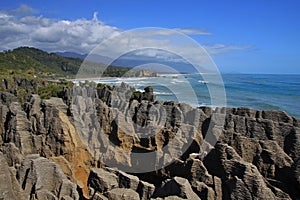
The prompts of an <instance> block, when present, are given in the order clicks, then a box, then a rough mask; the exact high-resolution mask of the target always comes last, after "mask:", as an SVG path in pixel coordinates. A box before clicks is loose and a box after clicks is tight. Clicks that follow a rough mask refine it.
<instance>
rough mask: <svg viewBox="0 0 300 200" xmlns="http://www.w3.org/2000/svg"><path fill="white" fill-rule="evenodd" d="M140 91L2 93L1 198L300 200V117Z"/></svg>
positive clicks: (102, 89)
mask: <svg viewBox="0 0 300 200" xmlns="http://www.w3.org/2000/svg"><path fill="white" fill-rule="evenodd" d="M3 84H4V83H3ZM18 85H19V86H18V87H28V88H29V89H30V88H33V87H37V86H36V85H34V83H29V82H26V81H24V80H22V81H19V82H18ZM3 87H6V86H5V85H4V86H3ZM32 91H34V89H32ZM134 92H135V89H134V88H132V87H129V86H128V85H126V84H122V85H121V86H119V87H114V88H113V87H108V86H104V85H102V86H101V87H97V88H94V87H91V86H83V87H75V88H74V90H73V91H72V89H70V88H64V89H63V91H61V93H60V94H61V96H60V98H50V99H47V100H43V99H41V98H40V97H39V96H38V95H32V96H31V97H30V98H28V99H25V100H24V101H23V102H18V98H17V97H18V94H14V93H13V91H12V92H11V93H4V92H2V93H1V95H0V97H1V98H0V99H1V100H0V134H1V137H0V161H1V162H0V169H1V170H0V199H1V198H2V199H34V198H35V199H84V198H86V199H218V200H220V199H297V198H299V196H300V192H299V191H300V161H299V160H300V159H299V155H300V154H299V153H300V121H299V120H298V119H295V118H293V117H291V116H289V115H287V114H286V113H285V112H282V111H258V110H252V109H247V108H226V109H225V108H217V109H216V110H213V109H212V108H208V107H201V108H192V107H191V106H189V105H187V104H181V103H176V102H159V101H156V100H155V96H154V95H153V89H152V88H151V87H148V88H146V89H145V92H144V93H142V94H141V96H139V94H138V93H136V94H134ZM134 95H135V96H134ZM71 102H72V103H71ZM218 116H224V119H225V121H224V122H223V123H222V120H219V119H220V118H218ZM219 136H220V137H219ZM217 140H218V142H217V143H216V144H215V142H216V141H217ZM151 152H152V154H151V155H152V157H150V159H148V160H147V162H139V161H140V158H142V157H143V156H145V155H146V153H151ZM140 156H141V157H140ZM174 158H176V159H174ZM170 161H171V162H170ZM157 166H162V167H163V168H162V169H160V168H157ZM114 167H120V168H114ZM143 169H152V170H145V171H143ZM141 172H142V173H141Z"/></svg>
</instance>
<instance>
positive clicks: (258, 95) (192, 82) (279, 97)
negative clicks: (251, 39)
mask: <svg viewBox="0 0 300 200" xmlns="http://www.w3.org/2000/svg"><path fill="white" fill-rule="evenodd" d="M222 79H223V83H224V88H225V93H226V105H227V107H250V108H253V109H259V110H283V111H286V112H287V113H289V114H290V115H292V116H294V117H296V118H300V75H267V74H223V75H222ZM97 82H102V83H106V84H110V85H115V84H120V83H121V82H126V83H127V84H129V85H132V86H134V87H136V88H137V89H139V90H141V91H142V90H143V88H144V87H145V86H149V85H151V86H153V88H154V92H155V94H156V95H157V99H158V100H163V101H172V100H175V101H183V102H186V103H189V104H191V105H192V106H203V105H205V106H218V105H212V103H211V97H210V92H209V90H208V85H209V84H211V85H214V82H213V81H211V82H210V81H209V80H208V81H207V80H205V81H204V79H203V77H202V76H201V75H200V74H183V75H175V74H165V75H160V76H159V77H154V78H108V79H101V80H98V81H97ZM174 88H175V89H174ZM191 88H192V90H193V91H194V93H195V94H196V96H197V98H196V101H197V102H195V98H191V97H190V96H189V95H185V93H184V92H185V91H187V90H191Z"/></svg>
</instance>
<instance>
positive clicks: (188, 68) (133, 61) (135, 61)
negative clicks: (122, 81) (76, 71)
mask: <svg viewBox="0 0 300 200" xmlns="http://www.w3.org/2000/svg"><path fill="white" fill-rule="evenodd" d="M57 54H58V55H61V56H64V57H70V58H82V59H86V60H88V61H90V62H95V63H103V64H105V65H108V64H109V65H111V66H119V67H127V68H135V67H139V66H145V65H146V64H150V65H148V67H149V68H145V67H143V68H142V69H148V70H154V71H157V72H174V71H177V72H180V73H195V72H197V71H196V69H195V68H194V67H193V66H192V65H191V64H189V63H185V62H174V61H167V60H163V59H158V58H154V57H149V56H143V55H139V56H134V55H131V56H128V55H123V56H121V57H120V58H118V59H116V60H113V59H112V58H109V57H106V56H103V55H99V54H90V55H88V54H78V53H74V52H57ZM112 61H113V62H112ZM151 63H155V64H160V65H165V66H167V67H169V69H166V68H162V67H153V68H151ZM170 69H172V70H171V71H170Z"/></svg>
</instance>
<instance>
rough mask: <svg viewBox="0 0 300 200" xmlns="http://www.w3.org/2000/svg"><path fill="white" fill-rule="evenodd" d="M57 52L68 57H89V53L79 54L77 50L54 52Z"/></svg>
mask: <svg viewBox="0 0 300 200" xmlns="http://www.w3.org/2000/svg"><path fill="white" fill-rule="evenodd" d="M54 53H55V54H57V55H59V56H62V57H66V58H81V59H85V58H86V57H87V54H79V53H75V52H68V51H65V52H54Z"/></svg>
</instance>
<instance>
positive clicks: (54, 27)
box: [0, 0, 300, 74]
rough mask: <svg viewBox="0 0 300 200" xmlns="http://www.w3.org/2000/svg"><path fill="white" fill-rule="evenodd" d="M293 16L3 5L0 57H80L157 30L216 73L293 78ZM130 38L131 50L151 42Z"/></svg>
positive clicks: (289, 8) (112, 0) (297, 57)
mask: <svg viewBox="0 0 300 200" xmlns="http://www.w3.org/2000/svg"><path fill="white" fill-rule="evenodd" d="M299 10H300V1H297V0H264V1H259V0H253V1H238V0H235V1H234V0H227V1H221V0H220V1H216V0H210V1H208V0H205V1H202V0H185V1H176V0H172V1H171V0H163V1H158V0H143V1H141V0H126V1H120V0H90V1H86V0H85V1H84V0H51V1H41V0H11V1H8V0H2V1H0V24H1V26H0V38H1V41H0V50H7V49H13V48H16V47H19V46H33V47H37V48H41V49H43V50H46V51H49V52H55V51H70V52H77V53H81V54H87V53H89V52H91V51H92V49H93V48H95V47H96V46H97V45H99V44H100V43H101V42H103V41H104V40H106V39H107V38H110V37H112V36H116V35H118V34H121V33H122V32H123V31H128V30H131V29H135V28H143V27H161V28H164V29H166V30H167V29H172V30H176V31H179V32H181V33H184V34H186V35H187V37H190V38H192V39H193V40H195V41H196V42H197V43H199V44H200V45H201V46H202V47H203V48H204V49H205V50H206V51H207V52H208V53H209V55H210V56H211V57H212V59H213V61H214V62H215V63H216V65H217V67H218V68H219V70H220V71H222V72H227V73H269V74H274V73H278V74H300V12H299ZM166 30H165V31H160V32H163V34H164V35H168V36H171V35H172V34H173V33H170V32H168V31H166ZM157 34H158V32H156V33H155V34H153V33H152V35H151V36H154V35H157ZM135 38H136V40H135V41H134V42H133V43H132V44H131V45H133V46H134V45H141V44H142V45H146V44H147V43H153V44H156V42H157V41H154V39H153V38H152V39H151V40H150V39H149V38H144V37H142V36H141V35H136V36H135ZM120 42H121V41H120ZM122 42H123V41H122ZM165 42H166V43H165V45H169V46H170V48H171V45H174V44H173V43H168V42H167V41H165ZM173 49H174V48H173ZM182 51H184V52H185V55H193V53H194V50H193V49H191V48H189V47H186V46H184V47H182ZM149 55H150V54H149ZM151 56H158V55H157V54H154V55H153V54H151ZM160 56H161V55H160ZM193 56H194V55H193Z"/></svg>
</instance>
